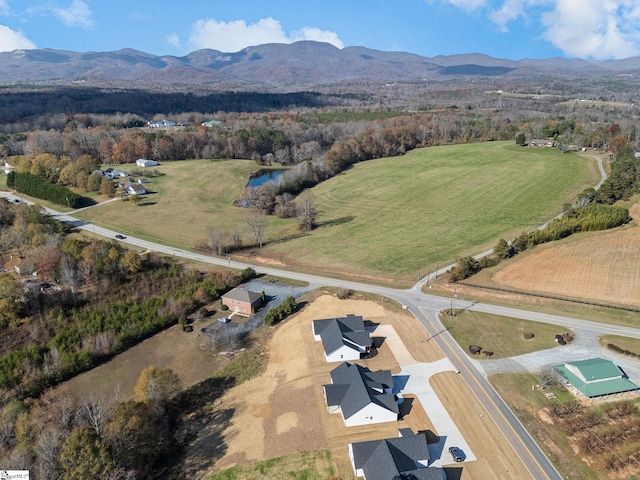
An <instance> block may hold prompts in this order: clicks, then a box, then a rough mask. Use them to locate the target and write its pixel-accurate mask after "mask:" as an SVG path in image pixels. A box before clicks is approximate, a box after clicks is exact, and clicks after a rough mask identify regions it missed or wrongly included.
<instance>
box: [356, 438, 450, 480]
mask: <svg viewBox="0 0 640 480" xmlns="http://www.w3.org/2000/svg"><path fill="white" fill-rule="evenodd" d="M401 432H402V437H397V438H387V439H384V440H372V441H369V442H358V443H354V444H352V446H351V447H352V450H353V461H354V464H355V467H356V468H357V469H362V470H363V472H364V474H365V478H366V480H391V479H404V478H411V479H416V480H442V479H443V478H444V475H443V470H441V469H438V468H418V464H417V462H418V461H423V462H424V461H428V460H429V448H428V447H427V440H426V438H425V436H424V435H422V434H418V435H415V434H414V433H413V432H411V430H410V429H403V430H401Z"/></svg>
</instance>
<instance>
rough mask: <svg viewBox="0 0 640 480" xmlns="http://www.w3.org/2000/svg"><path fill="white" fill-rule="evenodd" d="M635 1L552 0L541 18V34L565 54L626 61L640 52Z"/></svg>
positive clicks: (639, 32)
mask: <svg viewBox="0 0 640 480" xmlns="http://www.w3.org/2000/svg"><path fill="white" fill-rule="evenodd" d="M638 20H640V7H639V6H638V5H637V3H636V0H581V1H580V2H574V1H573V0H555V6H554V9H553V10H552V11H549V12H546V13H544V14H543V15H542V22H543V25H544V26H545V27H546V31H545V33H544V34H543V35H542V36H543V38H544V39H546V40H548V41H549V42H551V43H553V44H554V45H555V46H556V47H558V48H559V49H561V50H562V51H563V52H564V53H565V54H566V55H569V56H573V57H582V58H585V57H592V58H627V57H631V56H634V55H638V54H639V53H640V27H639V26H638Z"/></svg>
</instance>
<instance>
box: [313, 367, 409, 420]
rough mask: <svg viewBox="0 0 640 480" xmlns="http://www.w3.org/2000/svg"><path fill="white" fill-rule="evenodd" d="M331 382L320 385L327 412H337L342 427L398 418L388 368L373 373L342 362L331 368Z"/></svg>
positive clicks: (391, 379)
mask: <svg viewBox="0 0 640 480" xmlns="http://www.w3.org/2000/svg"><path fill="white" fill-rule="evenodd" d="M330 375H331V382H332V383H331V384H330V385H323V387H322V388H323V391H324V398H325V400H326V402H327V410H328V412H329V413H340V414H341V415H342V420H343V421H344V424H345V426H347V427H352V426H355V425H369V424H373V423H383V422H395V421H397V420H398V413H399V409H398V403H397V401H396V397H395V396H394V395H393V393H392V391H393V378H392V376H391V372H390V371H389V370H379V371H377V372H372V371H371V370H369V369H368V368H366V367H361V366H360V365H355V364H353V365H352V364H350V363H347V362H344V363H343V364H341V365H339V366H338V367H336V368H334V369H333V370H331V374H330Z"/></svg>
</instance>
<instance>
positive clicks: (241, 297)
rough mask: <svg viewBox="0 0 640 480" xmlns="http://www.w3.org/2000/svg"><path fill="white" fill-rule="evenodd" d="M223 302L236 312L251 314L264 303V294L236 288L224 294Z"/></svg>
mask: <svg viewBox="0 0 640 480" xmlns="http://www.w3.org/2000/svg"><path fill="white" fill-rule="evenodd" d="M222 303H223V304H224V305H226V306H227V307H229V310H231V311H233V312H235V313H239V314H241V315H251V314H252V313H254V312H255V311H256V310H257V309H258V308H260V306H261V305H262V294H261V293H258V292H252V291H251V290H245V289H243V288H234V289H233V290H229V291H228V292H227V293H225V294H224V295H223V296H222Z"/></svg>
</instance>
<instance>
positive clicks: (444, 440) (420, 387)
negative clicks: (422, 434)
mask: <svg viewBox="0 0 640 480" xmlns="http://www.w3.org/2000/svg"><path fill="white" fill-rule="evenodd" d="M375 333H376V335H382V336H383V337H385V343H386V344H387V345H388V346H389V349H390V350H391V353H393V356H394V357H395V359H396V361H397V362H398V364H399V365H400V368H401V369H400V373H399V374H398V375H394V376H393V379H394V390H395V393H399V392H402V393H405V394H406V393H411V394H413V395H415V396H416V398H417V399H418V400H419V402H420V405H422V408H424V410H425V412H427V415H428V416H429V419H430V420H431V423H432V424H433V427H434V428H435V429H436V432H437V433H438V435H439V436H440V441H439V442H438V443H432V444H429V457H430V458H431V460H432V462H431V463H430V465H431V466H436V467H440V466H442V465H450V464H452V463H453V461H452V460H451V458H449V457H447V456H445V457H443V452H447V449H448V448H449V447H451V446H456V447H460V448H461V449H462V450H463V452H464V454H465V461H474V460H476V457H475V455H474V454H473V452H472V451H471V448H470V447H469V445H468V443H467V442H466V440H465V439H464V437H463V436H462V433H460V430H458V427H457V425H456V424H455V422H454V421H453V419H452V418H451V415H449V412H447V409H446V408H445V407H444V405H443V403H442V401H441V400H440V398H438V395H437V394H436V392H435V391H434V390H433V388H432V387H431V384H430V379H431V377H432V376H433V375H435V374H437V373H440V372H455V371H456V369H455V367H454V366H453V364H452V363H451V361H450V360H449V359H448V358H447V357H445V358H443V359H441V360H438V361H437V362H430V363H418V362H416V361H415V360H414V358H413V356H412V355H411V353H410V352H409V350H407V348H406V347H405V345H404V343H403V341H402V339H401V338H400V337H399V336H398V334H397V332H396V331H395V329H394V328H393V326H392V325H380V326H379V327H378V328H377V329H376V332H375ZM445 455H448V454H447V453H445Z"/></svg>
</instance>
